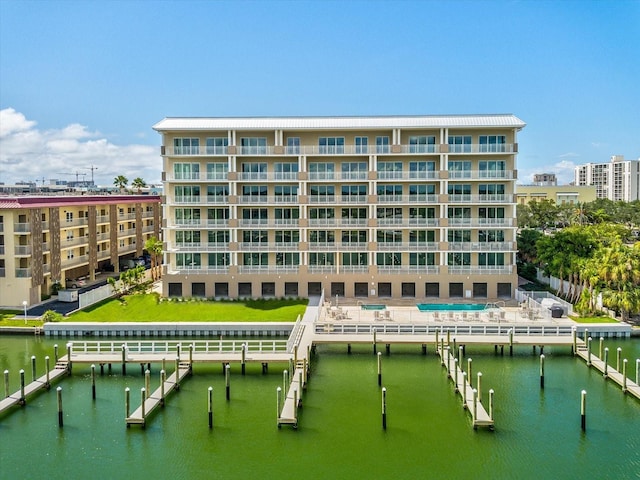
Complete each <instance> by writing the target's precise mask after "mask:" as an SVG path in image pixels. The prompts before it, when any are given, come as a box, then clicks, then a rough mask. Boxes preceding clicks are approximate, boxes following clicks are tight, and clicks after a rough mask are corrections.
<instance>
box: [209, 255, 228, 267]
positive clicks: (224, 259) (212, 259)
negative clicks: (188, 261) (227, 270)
mask: <svg viewBox="0 0 640 480" xmlns="http://www.w3.org/2000/svg"><path fill="white" fill-rule="evenodd" d="M207 261H208V265H209V266H210V267H226V266H228V265H229V254H228V253H209V254H208V258H207Z"/></svg>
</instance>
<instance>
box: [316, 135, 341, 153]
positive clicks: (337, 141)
mask: <svg viewBox="0 0 640 480" xmlns="http://www.w3.org/2000/svg"><path fill="white" fill-rule="evenodd" d="M318 145H319V146H320V153H328V154H340V153H344V137H320V138H319V139H318Z"/></svg>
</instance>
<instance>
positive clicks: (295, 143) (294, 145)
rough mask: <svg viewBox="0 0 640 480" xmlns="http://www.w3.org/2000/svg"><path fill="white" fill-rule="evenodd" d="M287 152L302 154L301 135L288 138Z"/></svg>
mask: <svg viewBox="0 0 640 480" xmlns="http://www.w3.org/2000/svg"><path fill="white" fill-rule="evenodd" d="M287 154H289V155H300V137H288V138H287Z"/></svg>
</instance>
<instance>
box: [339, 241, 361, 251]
mask: <svg viewBox="0 0 640 480" xmlns="http://www.w3.org/2000/svg"><path fill="white" fill-rule="evenodd" d="M368 246H369V244H368V243H367V242H340V243H338V250H339V251H343V252H357V251H361V252H365V251H367V248H368Z"/></svg>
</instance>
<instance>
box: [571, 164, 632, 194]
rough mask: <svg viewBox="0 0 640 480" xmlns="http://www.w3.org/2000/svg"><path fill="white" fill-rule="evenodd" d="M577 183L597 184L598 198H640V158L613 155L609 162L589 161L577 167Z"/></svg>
mask: <svg viewBox="0 0 640 480" xmlns="http://www.w3.org/2000/svg"><path fill="white" fill-rule="evenodd" d="M575 184H576V185H595V187H596V195H597V196H598V198H608V199H609V200H613V201H618V200H623V201H625V202H631V201H633V200H640V158H639V159H638V160H625V159H624V155H613V156H612V157H611V161H610V162H609V163H587V164H586V165H580V166H578V167H576V168H575Z"/></svg>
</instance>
